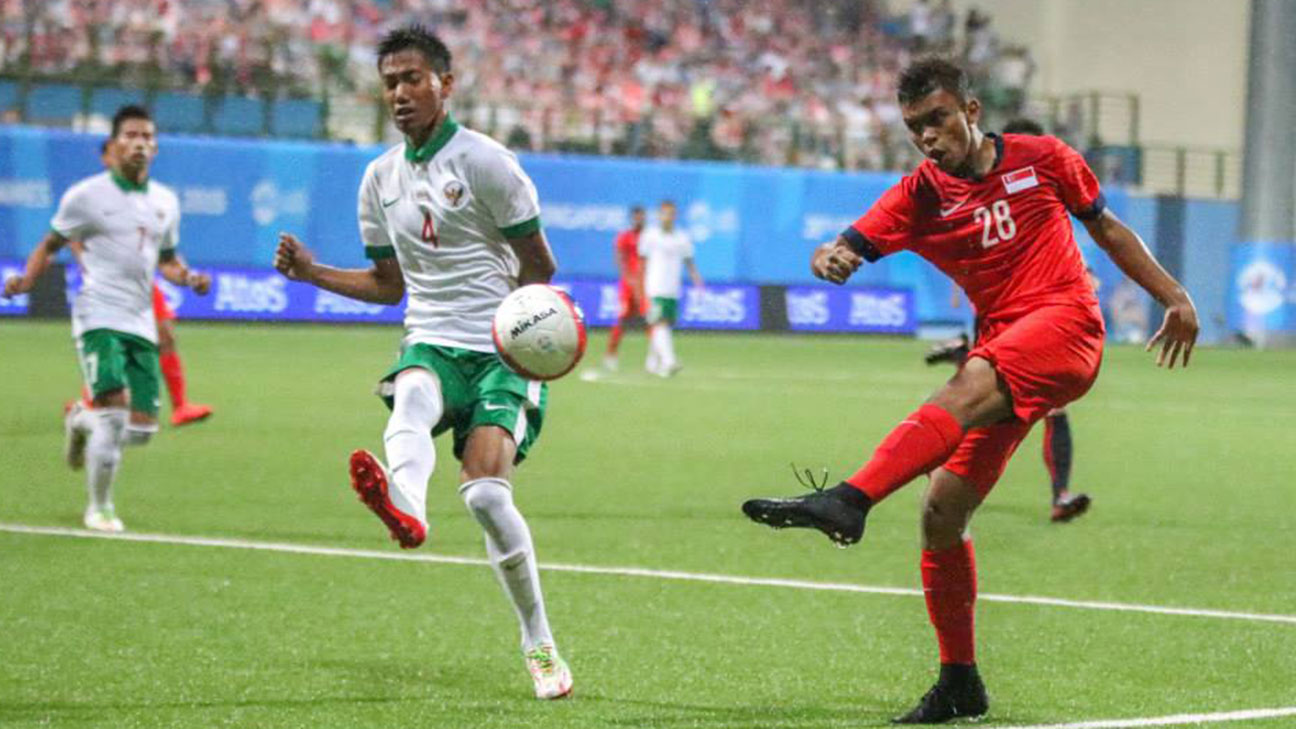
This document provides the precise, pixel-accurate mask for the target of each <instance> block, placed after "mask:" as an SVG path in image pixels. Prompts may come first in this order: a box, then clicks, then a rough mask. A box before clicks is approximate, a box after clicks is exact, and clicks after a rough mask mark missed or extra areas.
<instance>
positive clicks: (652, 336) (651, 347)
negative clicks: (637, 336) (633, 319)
mask: <svg viewBox="0 0 1296 729" xmlns="http://www.w3.org/2000/svg"><path fill="white" fill-rule="evenodd" d="M661 328H662V325H661V324H654V325H653V326H652V328H651V329H649V330H648V359H646V360H644V369H646V370H648V371H649V372H651V373H656V372H657V369H658V368H659V367H660V366H661V335H660V334H658V331H659V330H660V329H661Z"/></svg>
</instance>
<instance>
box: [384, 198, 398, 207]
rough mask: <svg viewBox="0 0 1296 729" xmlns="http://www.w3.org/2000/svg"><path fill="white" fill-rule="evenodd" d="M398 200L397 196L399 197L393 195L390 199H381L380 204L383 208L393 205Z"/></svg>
mask: <svg viewBox="0 0 1296 729" xmlns="http://www.w3.org/2000/svg"><path fill="white" fill-rule="evenodd" d="M399 201H400V198H399V197H394V198H392V199H390V200H383V201H382V206H383V207H385V208H389V207H391V206H393V205H395V204H396V203H397V202H399Z"/></svg>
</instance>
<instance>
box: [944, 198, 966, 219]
mask: <svg viewBox="0 0 1296 729" xmlns="http://www.w3.org/2000/svg"><path fill="white" fill-rule="evenodd" d="M967 201H968V198H966V197H965V198H963V199H962V200H959V201H958V202H956V203H954V207H951V208H941V211H940V216H941V217H942V218H945V217H948V216H950V215H953V214H954V213H955V212H956V211H957V210H958V209H959V208H961V207H963V206H964V205H966V204H967Z"/></svg>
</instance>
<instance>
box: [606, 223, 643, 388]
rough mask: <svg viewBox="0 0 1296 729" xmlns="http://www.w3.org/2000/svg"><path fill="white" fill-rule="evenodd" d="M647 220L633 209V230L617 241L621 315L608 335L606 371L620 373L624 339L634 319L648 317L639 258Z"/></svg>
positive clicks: (628, 229)
mask: <svg viewBox="0 0 1296 729" xmlns="http://www.w3.org/2000/svg"><path fill="white" fill-rule="evenodd" d="M645 220H646V216H645V214H644V209H643V208H642V207H640V206H638V205H636V206H635V207H633V208H631V209H630V227H629V228H627V229H625V230H623V231H621V232H620V233H618V234H617V237H616V261H617V269H618V270H620V272H621V312H620V313H619V314H618V315H617V321H616V324H615V325H613V327H612V333H611V334H610V335H608V348H607V354H606V355H604V357H603V368H604V369H606V370H608V371H609V372H615V371H616V370H617V350H618V348H620V346H621V337H622V336H623V335H624V334H625V327H626V325H627V324H628V323H629V322H630V320H631V319H634V318H636V317H644V316H646V315H647V314H648V300H647V299H646V298H644V281H643V259H642V258H640V257H639V234H640V233H642V232H643V229H644V221H645Z"/></svg>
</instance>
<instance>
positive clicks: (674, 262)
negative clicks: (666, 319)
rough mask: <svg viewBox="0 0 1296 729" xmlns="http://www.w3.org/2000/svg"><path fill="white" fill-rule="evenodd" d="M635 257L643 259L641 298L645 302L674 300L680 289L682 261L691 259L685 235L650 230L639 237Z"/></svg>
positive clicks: (677, 296) (672, 231) (678, 231)
mask: <svg viewBox="0 0 1296 729" xmlns="http://www.w3.org/2000/svg"><path fill="white" fill-rule="evenodd" d="M639 255H641V256H643V258H644V294H646V295H647V296H648V298H664V299H678V298H679V297H680V291H681V289H682V288H683V285H682V284H681V283H680V279H681V278H682V277H683V275H684V261H686V260H687V259H689V258H692V257H693V240H692V239H691V238H689V235H688V233H685V232H684V231H682V230H680V229H679V228H674V229H672V230H670V231H665V230H662V229H661V228H660V227H652V228H649V229H647V230H645V231H644V232H643V233H640V234H639Z"/></svg>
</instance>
